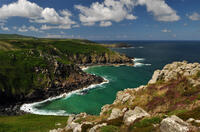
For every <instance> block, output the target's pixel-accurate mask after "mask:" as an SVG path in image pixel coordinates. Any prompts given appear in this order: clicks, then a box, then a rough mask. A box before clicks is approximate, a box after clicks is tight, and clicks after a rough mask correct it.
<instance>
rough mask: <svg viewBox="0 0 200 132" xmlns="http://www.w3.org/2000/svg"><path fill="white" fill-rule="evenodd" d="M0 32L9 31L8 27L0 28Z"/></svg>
mask: <svg viewBox="0 0 200 132" xmlns="http://www.w3.org/2000/svg"><path fill="white" fill-rule="evenodd" d="M1 30H3V31H10V29H9V28H8V27H5V26H1Z"/></svg>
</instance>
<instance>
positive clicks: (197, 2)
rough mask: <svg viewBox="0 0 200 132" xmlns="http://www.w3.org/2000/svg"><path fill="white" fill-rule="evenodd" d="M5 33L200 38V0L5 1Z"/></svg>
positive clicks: (0, 1) (1, 19) (1, 0)
mask: <svg viewBox="0 0 200 132" xmlns="http://www.w3.org/2000/svg"><path fill="white" fill-rule="evenodd" d="M0 33H6V34H22V35H27V36H35V37H45V38H84V39H89V40H200V0H0Z"/></svg>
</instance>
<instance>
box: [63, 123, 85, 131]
mask: <svg viewBox="0 0 200 132" xmlns="http://www.w3.org/2000/svg"><path fill="white" fill-rule="evenodd" d="M81 126H82V125H81V124H79V123H75V122H72V123H71V124H67V126H66V127H65V131H70V130H72V131H73V132H81Z"/></svg>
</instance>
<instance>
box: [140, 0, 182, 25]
mask: <svg viewBox="0 0 200 132" xmlns="http://www.w3.org/2000/svg"><path fill="white" fill-rule="evenodd" d="M137 2H138V4H139V5H146V7H147V11H148V12H152V13H153V15H154V16H155V18H156V20H158V21H164V22H173V21H178V20H179V19H180V17H179V16H178V15H177V14H176V11H175V10H173V9H172V8H171V7H169V6H168V5H167V3H166V2H165V1H164V0H137Z"/></svg>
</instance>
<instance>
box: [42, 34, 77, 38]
mask: <svg viewBox="0 0 200 132" xmlns="http://www.w3.org/2000/svg"><path fill="white" fill-rule="evenodd" d="M44 38H74V35H62V34H47V35H46V36H44Z"/></svg>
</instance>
